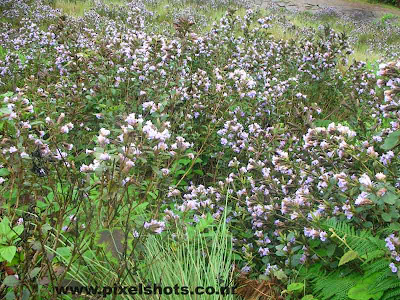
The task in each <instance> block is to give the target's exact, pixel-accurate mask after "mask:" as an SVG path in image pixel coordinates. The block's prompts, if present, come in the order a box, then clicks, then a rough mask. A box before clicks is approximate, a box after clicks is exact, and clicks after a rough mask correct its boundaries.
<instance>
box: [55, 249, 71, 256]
mask: <svg viewBox="0 0 400 300" xmlns="http://www.w3.org/2000/svg"><path fill="white" fill-rule="evenodd" d="M57 254H58V255H59V256H62V257H64V258H68V257H70V256H71V255H72V254H71V249H70V248H68V247H59V248H57Z"/></svg>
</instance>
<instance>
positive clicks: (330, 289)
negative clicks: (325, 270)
mask: <svg viewBox="0 0 400 300" xmlns="http://www.w3.org/2000/svg"><path fill="white" fill-rule="evenodd" d="M360 278H361V276H360V275H357V274H354V275H352V276H346V277H341V272H340V271H335V272H333V273H331V274H329V275H328V276H325V277H322V278H315V279H314V280H312V283H313V291H314V293H315V294H316V295H317V296H318V297H319V298H321V299H323V300H347V299H348V296H347V294H348V292H349V290H350V289H351V288H352V287H353V286H355V285H356V284H357V282H358V281H359V280H360Z"/></svg>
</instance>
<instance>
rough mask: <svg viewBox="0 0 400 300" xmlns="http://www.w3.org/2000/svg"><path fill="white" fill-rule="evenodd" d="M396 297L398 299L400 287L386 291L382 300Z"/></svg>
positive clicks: (390, 299) (395, 299)
mask: <svg viewBox="0 0 400 300" xmlns="http://www.w3.org/2000/svg"><path fill="white" fill-rule="evenodd" d="M398 299H400V288H396V289H394V290H392V291H389V292H386V293H385V294H384V295H383V298H382V300H398Z"/></svg>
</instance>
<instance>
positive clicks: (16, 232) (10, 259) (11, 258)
mask: <svg viewBox="0 0 400 300" xmlns="http://www.w3.org/2000/svg"><path fill="white" fill-rule="evenodd" d="M23 231H24V226H23V225H22V224H20V225H16V226H11V223H10V220H9V219H8V218H7V217H3V219H2V220H1V222H0V262H2V261H6V262H7V263H8V265H14V264H16V263H18V262H20V260H21V259H22V257H20V255H18V254H17V247H16V246H15V245H16V243H17V242H18V241H19V240H20V239H21V238H20V236H21V234H22V232H23Z"/></svg>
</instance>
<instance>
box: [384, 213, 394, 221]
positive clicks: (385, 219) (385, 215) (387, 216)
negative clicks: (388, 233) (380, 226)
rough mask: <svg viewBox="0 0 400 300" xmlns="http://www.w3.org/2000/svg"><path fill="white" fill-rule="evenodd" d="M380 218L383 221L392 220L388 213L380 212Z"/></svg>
mask: <svg viewBox="0 0 400 300" xmlns="http://www.w3.org/2000/svg"><path fill="white" fill-rule="evenodd" d="M382 219H383V220H384V221H385V222H390V221H392V217H391V216H390V215H389V214H388V213H382Z"/></svg>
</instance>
